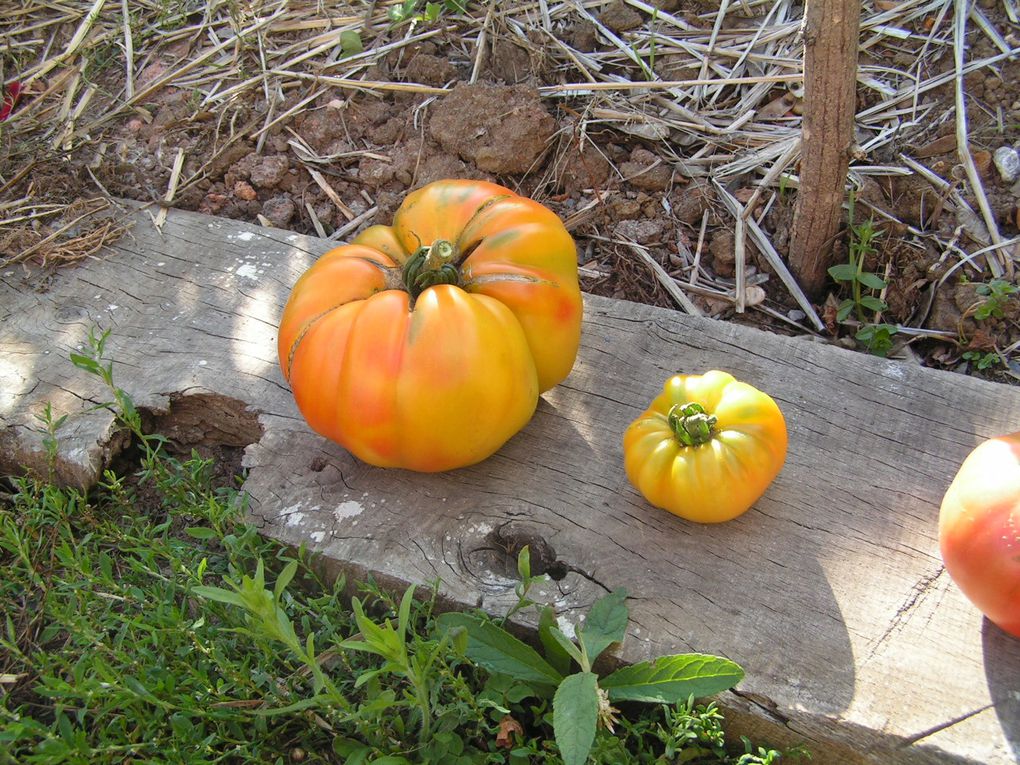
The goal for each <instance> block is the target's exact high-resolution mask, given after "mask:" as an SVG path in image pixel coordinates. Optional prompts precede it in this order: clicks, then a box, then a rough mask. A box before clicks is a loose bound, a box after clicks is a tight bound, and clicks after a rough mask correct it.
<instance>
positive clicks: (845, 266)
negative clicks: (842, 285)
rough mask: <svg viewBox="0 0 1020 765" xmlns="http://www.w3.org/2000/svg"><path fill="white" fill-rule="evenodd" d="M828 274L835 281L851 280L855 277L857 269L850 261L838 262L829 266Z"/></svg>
mask: <svg viewBox="0 0 1020 765" xmlns="http://www.w3.org/2000/svg"><path fill="white" fill-rule="evenodd" d="M829 276H831V277H832V278H833V279H835V280H836V281H837V282H852V281H853V280H854V279H856V278H857V269H856V268H854V267H853V266H852V265H851V264H850V263H838V264H837V265H835V266H831V267H830V268H829Z"/></svg>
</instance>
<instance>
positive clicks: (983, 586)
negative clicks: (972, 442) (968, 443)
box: [939, 432, 1020, 637]
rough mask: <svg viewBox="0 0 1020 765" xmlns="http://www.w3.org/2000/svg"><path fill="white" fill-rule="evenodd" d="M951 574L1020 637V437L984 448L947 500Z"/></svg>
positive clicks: (944, 535)
mask: <svg viewBox="0 0 1020 765" xmlns="http://www.w3.org/2000/svg"><path fill="white" fill-rule="evenodd" d="M939 547H940V548H941V550H942V560H943V562H944V563H945V564H946V571H948V572H949V575H950V576H951V577H952V578H953V581H954V582H956V584H957V586H958V587H959V588H960V589H961V590H962V591H963V594H964V595H966V596H967V598H968V599H969V600H970V601H971V602H972V603H973V604H974V605H975V606H977V608H978V609H979V610H980V611H981V612H982V613H983V614H984V615H985V616H987V617H988V618H989V619H990V620H991V621H992V622H994V623H995V624H997V625H999V626H1000V627H1002V629H1004V630H1005V631H1006V632H1008V633H1010V634H1011V635H1016V636H1017V637H1020V432H1018V433H1011V434H1009V435H1005V436H1000V437H998V438H992V439H989V440H987V441H984V442H982V443H981V444H979V445H978V446H977V448H976V449H974V451H972V452H971V453H970V454H969V455H968V456H967V459H965V460H964V461H963V464H962V465H961V466H960V470H959V471H958V472H957V474H956V476H955V477H954V478H953V481H952V483H951V484H950V485H949V489H948V490H946V493H945V496H944V497H943V498H942V507H941V509H940V511H939Z"/></svg>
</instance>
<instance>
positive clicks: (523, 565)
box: [517, 545, 531, 582]
mask: <svg viewBox="0 0 1020 765" xmlns="http://www.w3.org/2000/svg"><path fill="white" fill-rule="evenodd" d="M517 575H518V576H520V578H521V581H522V582H526V581H528V580H529V579H531V548H529V547H528V545H524V547H522V548H521V551H520V552H519V553H517Z"/></svg>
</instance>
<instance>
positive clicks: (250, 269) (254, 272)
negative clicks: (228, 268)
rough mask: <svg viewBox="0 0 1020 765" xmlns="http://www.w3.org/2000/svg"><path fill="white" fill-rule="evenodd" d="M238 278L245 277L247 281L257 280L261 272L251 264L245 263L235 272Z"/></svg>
mask: <svg viewBox="0 0 1020 765" xmlns="http://www.w3.org/2000/svg"><path fill="white" fill-rule="evenodd" d="M234 273H235V274H237V275H238V276H241V277H244V278H245V279H253V280H254V279H257V278H258V276H259V271H258V269H257V268H255V266H253V265H252V264H251V263H245V264H244V265H242V266H238V267H237V271H235V272H234Z"/></svg>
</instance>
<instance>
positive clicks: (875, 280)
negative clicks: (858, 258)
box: [857, 271, 886, 290]
mask: <svg viewBox="0 0 1020 765" xmlns="http://www.w3.org/2000/svg"><path fill="white" fill-rule="evenodd" d="M857 280H858V281H859V282H860V283H861V284H863V285H864V286H865V287H870V288H871V289H873V290H881V289H885V287H886V284H885V279H883V278H882V277H881V276H879V275H878V274H873V273H871V272H870V271H865V272H863V273H861V274H859V275H858V277H857Z"/></svg>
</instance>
